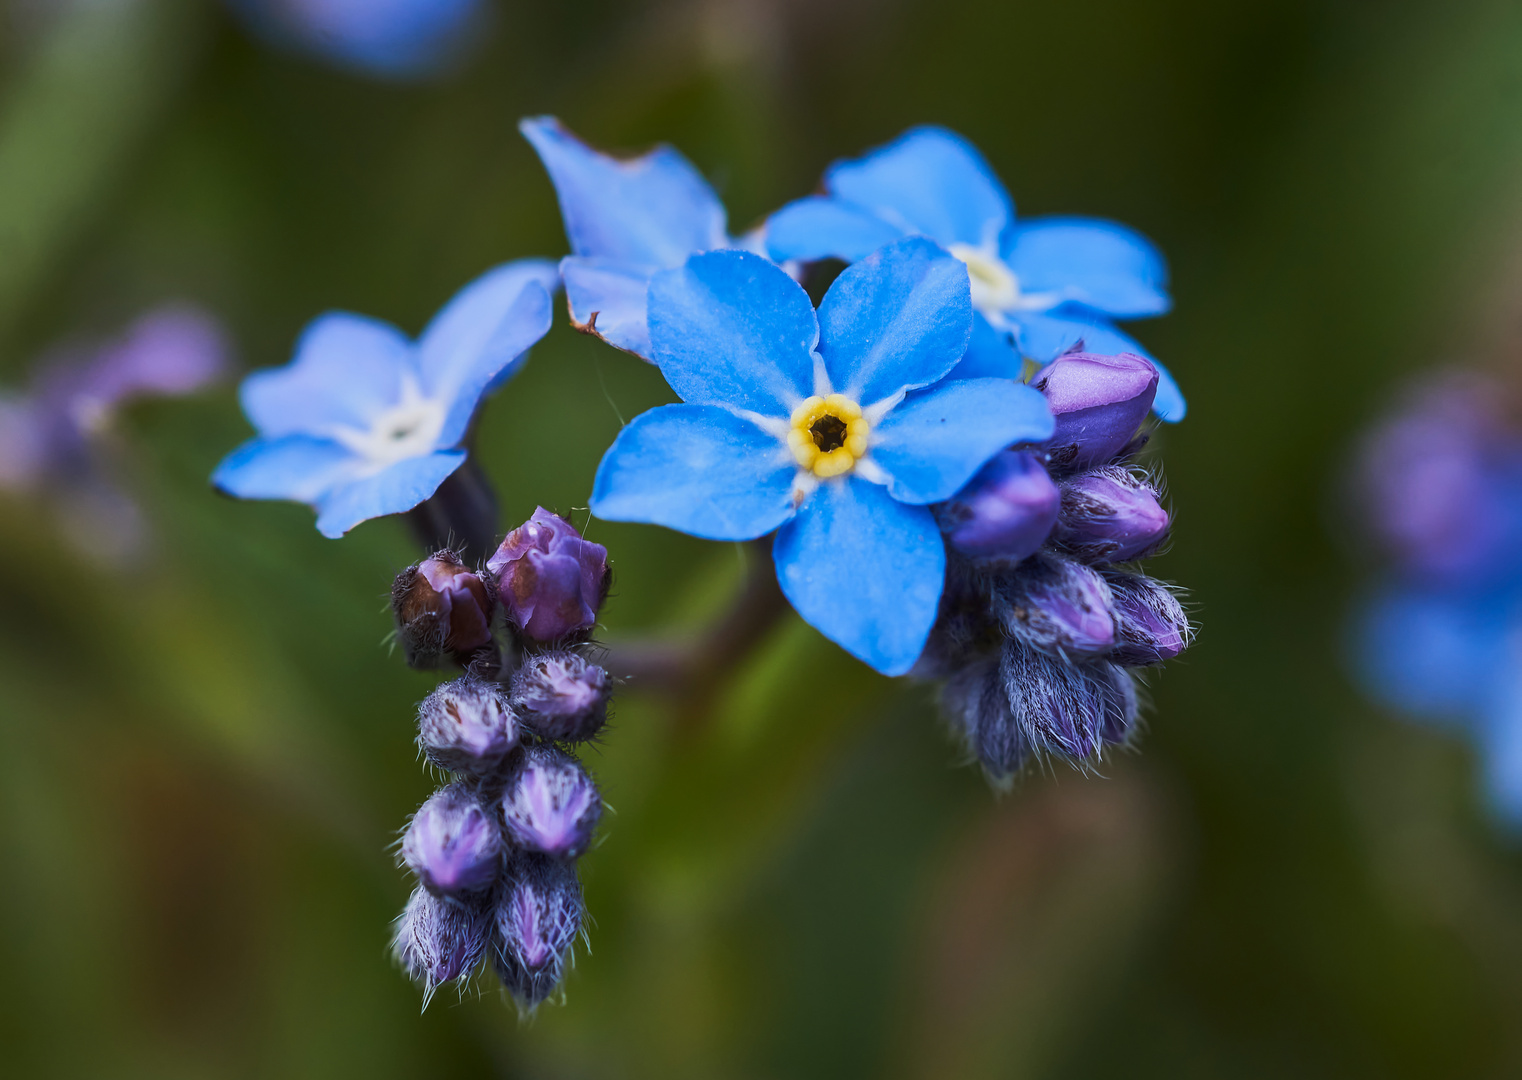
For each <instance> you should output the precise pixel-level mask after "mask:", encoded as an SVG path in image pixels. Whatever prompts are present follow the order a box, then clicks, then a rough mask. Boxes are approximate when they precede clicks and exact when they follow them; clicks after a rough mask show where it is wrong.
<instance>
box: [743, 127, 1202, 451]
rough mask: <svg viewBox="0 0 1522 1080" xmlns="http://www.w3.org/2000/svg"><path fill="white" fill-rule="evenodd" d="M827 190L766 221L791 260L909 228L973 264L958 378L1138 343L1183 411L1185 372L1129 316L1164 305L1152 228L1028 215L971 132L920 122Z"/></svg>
mask: <svg viewBox="0 0 1522 1080" xmlns="http://www.w3.org/2000/svg"><path fill="white" fill-rule="evenodd" d="M824 185H825V189H826V192H827V193H826V194H824V195H813V196H809V197H807V198H803V199H799V200H798V201H796V202H793V203H790V204H788V205H787V206H785V207H783V208H782V209H781V210H779V211H778V212H777V213H775V214H773V215H772V216H771V218H770V219H769V220H768V221H767V223H766V226H765V229H766V246H767V250H768V252H769V253H770V255H771V256H772V257H773V258H774V259H778V260H791V259H798V260H803V261H813V260H818V259H824V258H836V259H843V260H845V261H846V262H854V261H855V260H857V259H860V258H862V257H863V256H865V255H866V254H867V253H868V252H871V251H873V250H875V249H876V248H877V247H879V246H880V245H882V244H885V243H887V242H889V241H890V240H893V239H895V238H897V237H901V236H928V237H929V238H930V239H932V240H934V241H936V242H937V243H938V244H940V245H941V246H942V247H944V248H946V250H947V251H949V252H951V253H952V254H953V255H955V256H956V257H957V258H959V259H961V260H962V261H963V262H965V263H966V264H967V270H968V273H969V276H970V279H971V284H972V304H973V307H974V308H975V309H976V310H977V313H978V317H977V320H976V322H975V325H974V329H973V334H972V340H971V342H970V347H969V350H968V355H967V358H966V359H965V360H964V361H963V362H962V365H961V367H960V368H959V369H958V371H957V372H956V373H955V375H954V376H953V377H971V376H987V375H1002V376H1005V377H1007V378H1019V377H1020V374H1021V370H1022V357H1029V358H1030V359H1032V360H1034V361H1036V362H1037V363H1040V364H1045V363H1049V362H1050V361H1052V360H1054V359H1056V357H1058V356H1059V355H1061V354H1062V353H1065V352H1069V351H1071V350H1073V349H1074V348H1076V347H1077V346H1078V345H1079V344H1080V343H1081V344H1082V347H1083V350H1084V351H1085V352H1089V353H1098V354H1106V355H1109V354H1116V353H1135V354H1138V355H1141V356H1146V357H1147V359H1149V360H1152V362H1153V364H1154V365H1156V366H1157V369H1158V375H1159V382H1158V388H1157V397H1156V400H1155V401H1154V403H1153V408H1154V410H1155V411H1156V412H1157V415H1158V416H1159V417H1160V418H1161V419H1163V420H1168V421H1176V420H1181V419H1183V416H1184V398H1183V395H1182V394H1181V393H1180V392H1179V389H1178V385H1177V384H1176V383H1175V382H1174V381H1173V378H1172V376H1170V375H1169V374H1168V372H1167V371H1166V370H1165V369H1164V368H1163V367H1162V365H1160V364H1157V361H1156V359H1155V358H1153V357H1152V356H1151V355H1150V354H1148V353H1147V351H1146V350H1145V349H1143V348H1142V347H1141V345H1140V344H1138V343H1137V342H1136V341H1135V340H1133V339H1132V338H1131V337H1129V336H1128V335H1126V334H1124V333H1122V332H1121V331H1119V330H1117V329H1116V328H1115V326H1114V322H1115V321H1116V320H1125V319H1140V318H1146V317H1149V316H1153V315H1161V314H1163V313H1164V312H1166V311H1167V310H1168V309H1169V306H1170V301H1169V298H1168V294H1167V292H1165V291H1164V289H1165V286H1166V284H1167V268H1166V266H1165V264H1164V262H1163V258H1162V255H1161V254H1160V253H1159V252H1158V251H1157V249H1156V248H1155V247H1153V245H1152V244H1151V242H1150V241H1148V240H1147V239H1146V238H1145V237H1143V236H1142V235H1141V234H1139V233H1137V232H1135V231H1134V230H1132V229H1128V228H1126V227H1125V226H1123V225H1119V224H1116V223H1115V222H1110V221H1102V220H1099V219H1096V218H1080V217H1044V218H1036V219H1033V220H1030V221H1017V220H1016V218H1015V208H1014V203H1013V202H1012V201H1011V200H1010V197H1009V194H1008V193H1007V192H1006V191H1005V189H1004V185H1003V184H1002V183H1001V182H1000V181H999V178H998V177H997V176H996V175H994V173H993V170H991V169H990V168H989V166H988V163H987V162H986V161H984V160H983V157H982V155H981V154H979V153H978V151H977V150H976V149H974V148H973V147H972V146H971V145H970V144H969V143H968V142H967V141H966V140H964V139H962V138H961V137H960V136H958V135H955V134H953V133H952V132H950V131H947V130H945V129H944V128H937V127H919V128H914V129H912V130H910V131H908V132H906V133H905V134H904V135H903V136H901V137H900V138H899V139H898V140H896V141H895V142H892V143H890V144H888V145H887V146H884V147H881V148H879V149H877V150H874V151H872V152H871V153H869V154H867V155H865V156H864V157H861V158H857V159H854V160H847V161H837V162H836V163H835V164H833V165H831V166H830V168H829V169H828V170H827V171H826V173H825V180H824Z"/></svg>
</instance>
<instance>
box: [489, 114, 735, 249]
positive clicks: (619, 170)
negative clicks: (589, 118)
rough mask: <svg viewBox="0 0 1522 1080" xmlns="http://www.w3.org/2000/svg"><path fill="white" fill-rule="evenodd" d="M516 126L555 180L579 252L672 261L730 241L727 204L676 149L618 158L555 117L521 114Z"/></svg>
mask: <svg viewBox="0 0 1522 1080" xmlns="http://www.w3.org/2000/svg"><path fill="white" fill-rule="evenodd" d="M518 130H519V131H521V132H523V137H524V138H526V139H527V140H528V141H529V142H530V143H531V144H532V145H533V147H534V149H535V150H536V151H538V153H539V158H540V160H541V161H543V162H544V167H545V170H546V171H547V172H548V173H549V174H550V180H551V181H552V182H553V183H554V185H555V193H556V195H557V196H559V199H560V212H561V214H562V216H563V217H564V218H565V231H566V238H567V239H568V240H569V241H570V243H571V251H572V252H573V253H574V254H576V255H596V256H603V257H606V258H612V259H623V260H627V261H629V262H634V263H644V264H649V265H654V266H663V267H670V266H680V265H681V263H682V260H683V259H685V258H687V256H688V255H690V254H692V253H693V252H694V251H708V250H710V249H712V248H718V247H723V246H725V245H726V244H727V243H728V236H727V234H726V233H725V213H724V204H723V203H721V202H719V198H718V196H717V195H715V194H714V191H713V188H712V187H711V186H709V183H708V181H707V180H705V179H703V176H702V174H701V173H699V172H698V171H697V169H695V168H693V167H692V164H691V163H690V162H688V160H687V159H686V158H684V157H683V156H682V155H681V154H679V153H677V152H676V151H675V150H673V149H672V148H671V147H669V146H660V147H657V148H656V149H654V150H652V151H651V152H650V153H648V154H645V155H643V156H641V157H637V158H633V159H631V160H628V161H620V160H618V159H616V158H612V157H609V156H608V155H607V154H601V153H598V152H597V151H596V150H593V149H592V148H591V147H590V146H588V145H587V144H586V143H584V142H582V141H581V140H580V139H578V138H577V137H576V136H575V135H572V134H571V133H570V132H569V131H567V130H566V128H565V126H564V125H562V124H561V123H560V121H559V120H556V119H555V118H554V117H552V116H540V117H534V118H530V119H527V120H524V121H522V122H521V123H519V125H518Z"/></svg>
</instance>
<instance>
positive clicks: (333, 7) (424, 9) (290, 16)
mask: <svg viewBox="0 0 1522 1080" xmlns="http://www.w3.org/2000/svg"><path fill="white" fill-rule="evenodd" d="M228 3H229V4H230V6H231V7H232V8H233V10H234V11H236V12H238V13H239V14H240V15H241V16H243V18H244V19H245V21H247V22H248V23H249V25H250V26H251V27H252V28H253V29H254V30H255V31H257V32H258V33H260V34H262V35H263V36H264V37H266V38H267V39H269V40H270V41H272V42H273V43H275V44H277V45H281V46H285V47H288V48H292V49H297V50H300V51H302V52H306V53H311V54H314V55H317V56H321V57H324V58H326V59H328V60H330V61H332V62H333V63H334V64H336V65H338V66H339V67H345V68H349V69H351V70H354V71H358V72H361V73H362V74H365V75H372V76H375V77H377V78H382V79H418V78H424V77H427V76H430V75H435V74H439V73H440V72H443V71H445V70H447V69H448V68H449V67H450V65H451V64H453V62H454V61H455V60H457V59H458V58H459V57H460V55H461V54H462V53H463V52H465V51H466V50H467V49H468V48H469V46H470V44H471V43H472V40H473V38H474V37H475V36H477V35H478V34H479V33H480V31H481V28H482V26H483V25H484V23H485V21H486V20H487V19H488V18H489V14H490V13H489V11H488V9H487V7H486V5H485V4H483V3H482V0H228Z"/></svg>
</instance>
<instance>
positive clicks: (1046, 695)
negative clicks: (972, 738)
mask: <svg viewBox="0 0 1522 1080" xmlns="http://www.w3.org/2000/svg"><path fill="white" fill-rule="evenodd" d="M999 670H1000V674H1001V675H1002V677H1003V679H1004V690H1005V693H1006V694H1007V695H1008V698H1009V706H1010V710H1011V712H1013V714H1014V716H1015V721H1016V723H1017V724H1018V725H1019V727H1020V729H1021V731H1022V732H1023V734H1024V736H1025V738H1026V740H1027V742H1029V743H1030V745H1031V746H1033V747H1036V748H1038V749H1040V750H1043V751H1045V752H1047V753H1058V754H1064V755H1066V756H1068V757H1072V758H1080V759H1081V758H1086V757H1089V756H1090V755H1092V754H1094V753H1095V752H1096V751H1098V750H1099V748H1100V747H1101V746H1103V745H1104V744H1105V743H1119V742H1124V741H1125V740H1126V738H1127V737H1128V736H1129V734H1130V732H1131V728H1132V725H1133V724H1134V723H1135V721H1136V714H1137V700H1136V687H1135V685H1134V684H1133V683H1132V682H1131V677H1130V676H1129V675H1127V674H1126V672H1125V671H1123V670H1121V669H1120V668H1118V667H1116V666H1115V665H1114V664H1109V663H1103V662H1100V663H1087V664H1072V663H1068V662H1067V661H1064V660H1054V659H1052V658H1051V657H1049V656H1046V655H1044V654H1042V653H1039V652H1037V651H1036V650H1034V649H1032V648H1030V647H1028V646H1026V645H1025V644H1023V643H1022V642H1020V641H1018V640H1015V639H1013V638H1012V639H1010V640H1009V641H1007V642H1005V644H1004V655H1003V656H1002V658H1001V659H1000V664H999Z"/></svg>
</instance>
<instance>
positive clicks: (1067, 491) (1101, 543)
mask: <svg viewBox="0 0 1522 1080" xmlns="http://www.w3.org/2000/svg"><path fill="white" fill-rule="evenodd" d="M1168 526H1169V520H1168V512H1167V511H1166V510H1164V509H1163V506H1162V502H1161V495H1160V493H1159V491H1158V490H1157V487H1156V486H1155V485H1154V484H1153V482H1152V480H1151V478H1150V477H1148V476H1147V474H1146V473H1145V472H1143V471H1142V470H1140V469H1138V468H1135V467H1134V466H1130V467H1128V466H1124V465H1105V466H1101V467H1100V468H1097V469H1092V470H1090V471H1089V472H1085V473H1080V474H1079V475H1077V476H1073V477H1070V478H1069V479H1067V480H1065V481H1064V482H1063V484H1062V509H1061V511H1060V512H1059V513H1058V516H1057V525H1056V527H1055V528H1054V529H1053V531H1052V540H1053V541H1054V542H1055V543H1056V544H1057V545H1058V546H1059V547H1060V548H1061V549H1062V550H1063V551H1064V552H1066V553H1067V554H1069V555H1071V556H1073V557H1074V558H1076V559H1079V560H1081V561H1083V562H1086V563H1114V562H1129V561H1131V560H1133V559H1141V558H1145V557H1146V556H1148V555H1151V554H1152V553H1153V552H1155V551H1157V550H1158V549H1159V548H1161V547H1162V546H1163V544H1165V543H1166V542H1167V540H1168Z"/></svg>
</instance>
